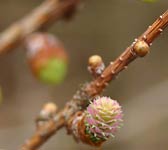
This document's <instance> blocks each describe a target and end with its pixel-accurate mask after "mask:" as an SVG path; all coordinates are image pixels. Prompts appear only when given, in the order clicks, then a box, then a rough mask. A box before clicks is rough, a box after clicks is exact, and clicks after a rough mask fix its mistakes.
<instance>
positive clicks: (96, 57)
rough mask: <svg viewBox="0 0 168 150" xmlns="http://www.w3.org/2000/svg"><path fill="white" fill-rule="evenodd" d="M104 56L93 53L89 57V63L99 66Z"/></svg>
mask: <svg viewBox="0 0 168 150" xmlns="http://www.w3.org/2000/svg"><path fill="white" fill-rule="evenodd" d="M102 62H103V61H102V58H101V57H100V56H99V55H93V56H91V57H89V60H88V64H89V65H90V66H95V67H96V66H99V65H100V64H101V63H102Z"/></svg>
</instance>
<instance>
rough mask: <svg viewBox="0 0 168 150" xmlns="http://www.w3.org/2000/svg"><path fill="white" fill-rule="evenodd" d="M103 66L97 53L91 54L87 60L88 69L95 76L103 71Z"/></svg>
mask: <svg viewBox="0 0 168 150" xmlns="http://www.w3.org/2000/svg"><path fill="white" fill-rule="evenodd" d="M104 68H105V66H104V63H103V60H102V58H101V57H100V56H99V55H93V56H91V57H89V60H88V70H89V72H90V73H91V74H92V75H93V76H94V77H95V78H96V77H98V76H99V75H101V73H102V72H103V70H104Z"/></svg>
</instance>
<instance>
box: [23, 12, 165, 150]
mask: <svg viewBox="0 0 168 150" xmlns="http://www.w3.org/2000/svg"><path fill="white" fill-rule="evenodd" d="M167 26H168V11H166V12H165V13H164V14H163V15H162V16H160V17H159V18H158V19H157V20H156V21H155V22H154V23H153V24H152V25H151V26H149V28H148V29H147V30H146V31H145V32H144V33H143V34H142V35H141V36H140V37H139V38H138V39H135V42H133V44H131V46H129V47H128V48H127V49H126V50H125V51H124V52H123V53H122V54H121V55H120V56H119V57H118V58H117V59H116V60H115V61H114V62H111V63H110V65H109V66H108V67H107V68H106V69H105V70H104V71H103V73H102V74H101V76H99V77H98V78H97V79H95V80H93V81H92V82H90V83H88V84H86V85H84V86H83V87H82V88H81V90H80V91H78V92H77V93H76V94H75V96H74V97H73V100H71V101H70V102H68V103H67V104H66V106H65V108H64V109H63V110H62V111H60V112H59V113H58V114H57V115H56V116H55V118H53V119H51V120H49V121H48V123H47V124H46V125H45V126H43V127H42V128H40V130H37V131H36V132H35V133H34V135H33V136H32V137H31V138H30V139H29V140H27V142H26V143H25V144H24V145H23V146H22V150H35V149H37V148H38V147H39V146H41V145H42V144H43V143H44V142H45V141H46V140H47V139H48V138H49V137H51V136H52V135H53V134H54V133H55V132H56V131H57V130H58V129H60V128H61V127H63V126H64V125H65V124H66V122H67V121H68V120H69V119H70V118H71V116H72V115H73V114H74V113H75V112H76V111H78V110H80V109H81V107H82V108H83V107H86V103H87V102H88V100H90V99H91V98H93V97H94V96H96V95H98V94H100V93H101V92H102V91H103V89H104V88H105V87H106V86H107V85H108V83H109V82H110V81H111V80H112V79H114V77H115V76H116V75H117V74H118V73H119V72H121V71H122V70H124V69H125V68H127V65H128V64H129V63H130V62H132V61H133V60H135V59H136V58H137V57H138V56H142V55H141V54H142V52H143V54H144V52H145V54H146V52H148V46H150V45H151V43H152V42H153V41H154V39H155V38H156V37H157V36H158V35H159V34H160V33H161V32H162V31H163V30H164V29H165V28H166V27H167ZM136 44H138V46H135V45H136ZM141 44H142V45H141ZM144 45H145V46H144ZM137 47H138V48H137ZM144 50H145V51H144ZM143 56H144V55H143ZM41 133H43V134H41Z"/></svg>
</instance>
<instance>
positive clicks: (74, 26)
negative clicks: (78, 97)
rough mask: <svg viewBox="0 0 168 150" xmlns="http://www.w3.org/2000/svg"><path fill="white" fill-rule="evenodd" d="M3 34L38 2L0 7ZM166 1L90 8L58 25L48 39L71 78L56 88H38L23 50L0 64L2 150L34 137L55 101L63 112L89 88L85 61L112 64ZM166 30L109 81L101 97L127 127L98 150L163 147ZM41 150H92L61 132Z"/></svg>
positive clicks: (166, 134)
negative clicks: (54, 40) (55, 43)
mask: <svg viewBox="0 0 168 150" xmlns="http://www.w3.org/2000/svg"><path fill="white" fill-rule="evenodd" d="M0 2H1V3H0V20H1V21H0V30H1V31H3V30H4V29H5V28H6V27H8V25H10V24H11V23H12V22H14V21H16V20H17V19H19V18H21V17H23V16H24V15H25V14H27V13H28V12H29V11H30V10H32V9H33V8H34V7H36V6H38V5H39V4H40V3H41V2H42V0H38V1H34V0H0ZM167 6H168V1H167V0H160V1H159V2H157V3H150V4H149V3H144V2H142V1H140V0H90V1H88V0H87V1H86V2H85V5H84V8H83V9H82V11H81V12H78V13H77V14H76V16H75V18H74V19H73V20H72V21H69V22H63V21H60V22H58V23H56V24H55V25H53V26H52V27H51V28H50V29H49V32H52V33H54V34H55V35H56V36H57V37H59V38H60V39H61V40H62V41H63V42H64V44H65V47H66V49H67V51H68V53H69V57H70V63H69V71H68V75H67V77H66V79H65V81H64V82H63V83H62V84H61V85H59V86H47V85H44V84H41V83H40V82H38V81H37V80H36V79H35V78H34V77H33V75H32V74H31V72H30V70H29V67H28V65H27V60H26V56H25V49H24V48H23V47H20V48H17V49H16V50H15V51H13V52H11V53H9V54H6V55H3V56H0V70H1V71H0V85H1V88H2V91H3V103H2V104H1V105H0V149H4V150H14V149H17V148H18V147H19V146H20V145H21V144H22V143H23V142H24V141H25V140H26V138H28V137H29V136H31V135H32V133H33V131H34V129H35V125H34V119H35V117H36V116H37V114H38V113H39V110H40V108H41V106H42V105H43V104H44V103H45V102H48V101H53V102H56V103H57V104H58V106H59V107H60V108H62V107H63V106H64V104H65V103H66V101H68V100H69V99H70V98H71V97H72V95H73V94H74V93H75V91H76V89H77V88H78V86H79V84H80V83H83V82H85V81H90V80H91V76H90V75H89V73H88V71H87V60H88V57H89V56H90V55H92V54H99V55H101V56H102V57H103V59H104V61H105V63H106V64H108V63H109V61H111V60H114V59H115V58H116V57H117V56H118V55H119V54H120V53H121V52H122V51H123V50H124V49H125V48H126V47H127V46H128V45H130V43H131V42H132V41H133V40H134V38H136V37H137V36H139V35H140V34H141V33H142V32H143V31H145V29H146V28H147V27H148V25H150V24H151V23H152V22H153V21H154V20H155V19H156V18H157V17H158V16H159V15H161V14H162V13H163V12H164V11H166V10H167ZM167 57H168V30H166V31H164V33H163V35H162V36H161V37H160V38H158V39H157V40H156V41H155V42H154V44H153V46H152V48H151V53H150V54H149V55H147V57H145V58H142V59H138V60H136V61H135V62H133V63H132V64H131V65H130V66H129V67H128V69H127V70H126V71H123V72H122V73H121V74H120V75H119V78H118V79H117V80H115V81H112V83H111V84H110V86H109V87H108V88H107V90H106V92H105V93H104V95H107V96H111V97H112V98H113V99H117V100H118V101H119V102H120V104H121V105H122V107H123V110H124V127H123V128H122V129H121V130H120V132H118V133H117V135H116V138H115V139H110V140H108V142H107V143H105V144H104V145H103V147H102V149H103V150H110V149H113V150H142V149H143V150H149V149H152V150H158V149H166V147H168V142H167V139H168V68H167V66H168V59H167ZM41 149H42V150H45V149H48V150H56V149H62V150H79V149H80V150H86V149H87V150H94V149H95V148H92V147H88V146H86V145H84V144H76V143H75V141H74V140H73V138H72V137H71V136H67V135H66V131H65V130H64V129H62V130H60V131H59V132H58V133H57V134H56V135H55V136H54V137H52V138H51V139H50V140H49V141H48V142H47V143H46V144H45V145H44V146H43V147H42V148H41Z"/></svg>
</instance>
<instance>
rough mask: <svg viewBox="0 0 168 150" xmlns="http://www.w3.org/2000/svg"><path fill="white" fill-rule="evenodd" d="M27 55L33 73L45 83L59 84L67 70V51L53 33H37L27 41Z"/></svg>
mask: <svg viewBox="0 0 168 150" xmlns="http://www.w3.org/2000/svg"><path fill="white" fill-rule="evenodd" d="M25 45H26V48H27V57H28V62H29V65H30V68H31V70H32V72H33V74H34V75H35V76H36V77H37V78H38V79H39V80H40V81H43V82H44V83H48V84H58V83H60V82H61V81H62V80H63V79H64V77H65V75H66V72H67V53H66V51H65V49H64V47H63V45H62V43H61V42H60V41H59V40H58V39H57V38H55V37H54V36H53V35H51V34H47V33H35V34H32V35H30V36H29V37H28V38H27V40H26V42H25Z"/></svg>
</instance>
